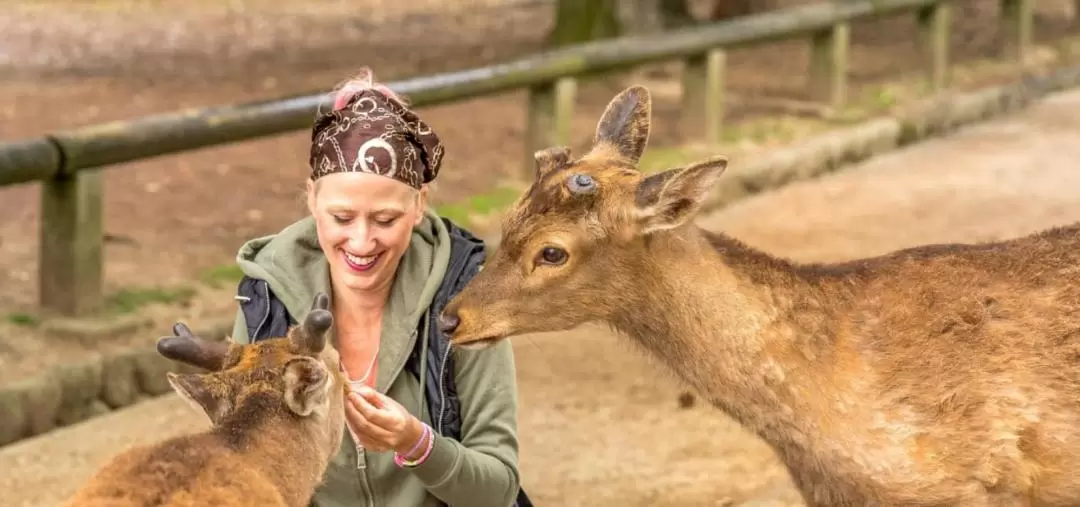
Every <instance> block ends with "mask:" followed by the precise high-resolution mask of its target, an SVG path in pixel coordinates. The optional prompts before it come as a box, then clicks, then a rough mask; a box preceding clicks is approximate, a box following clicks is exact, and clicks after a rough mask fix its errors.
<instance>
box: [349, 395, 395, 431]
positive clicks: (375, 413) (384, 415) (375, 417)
mask: <svg viewBox="0 0 1080 507" xmlns="http://www.w3.org/2000/svg"><path fill="white" fill-rule="evenodd" d="M369 396H370V395H369ZM376 396H378V395H377V394H376ZM349 399H350V401H352V404H353V406H355V407H356V410H357V411H358V412H360V415H362V416H364V418H365V419H367V420H368V421H369V422H371V423H373V424H375V425H377V426H379V427H380V428H382V429H384V430H386V431H394V430H395V429H396V428H398V427H399V426H401V422H402V421H401V419H402V418H401V415H400V414H397V413H395V412H392V411H390V410H381V409H379V408H377V407H376V406H375V405H373V404H372V403H371V402H370V401H369V400H368V398H366V397H364V396H362V395H359V394H356V393H353V394H350V395H349ZM379 403H380V404H381V403H382V400H379Z"/></svg>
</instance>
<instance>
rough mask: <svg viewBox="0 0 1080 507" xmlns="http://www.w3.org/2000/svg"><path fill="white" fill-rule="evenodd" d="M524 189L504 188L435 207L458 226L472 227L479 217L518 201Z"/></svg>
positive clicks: (440, 213)
mask: <svg viewBox="0 0 1080 507" xmlns="http://www.w3.org/2000/svg"><path fill="white" fill-rule="evenodd" d="M522 191H523V189H521V188H517V187H509V186H503V187H499V188H497V189H495V190H493V191H491V192H485V193H482V194H477V195H473V196H470V197H469V198H468V199H466V200H464V201H462V202H456V203H447V204H442V205H439V206H435V211H436V212H437V213H438V214H439V215H441V216H444V217H446V218H449V219H450V220H451V221H453V222H454V223H456V224H459V225H462V226H466V227H467V226H468V225H470V224H471V223H472V222H473V220H474V219H475V218H476V217H478V216H487V215H490V214H492V213H495V212H499V211H502V210H504V209H506V207H507V206H509V205H510V204H512V203H513V202H514V201H515V200H517V198H518V196H520V195H521V192H522Z"/></svg>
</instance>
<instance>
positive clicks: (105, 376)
mask: <svg viewBox="0 0 1080 507" xmlns="http://www.w3.org/2000/svg"><path fill="white" fill-rule="evenodd" d="M1076 86H1080V67H1075V68H1066V69H1061V70H1058V71H1055V72H1052V73H1049V74H1046V75H1040V76H1031V77H1026V78H1024V79H1022V80H1020V81H1017V82H1015V83H1011V84H1008V85H1004V86H995V87H990V88H984V89H981V90H977V91H974V92H964V93H961V92H954V93H946V94H943V95H940V96H937V97H934V98H932V99H930V100H927V101H926V102H924V103H921V104H917V105H915V106H912V107H910V108H907V109H906V110H904V111H903V112H901V113H897V114H894V115H891V116H886V117H882V118H877V119H873V120H869V121H866V122H863V123H861V124H858V125H855V126H852V127H846V128H841V129H837V130H833V131H830V132H827V133H825V134H821V135H819V136H815V137H812V138H810V139H807V140H805V141H802V142H799V143H797V144H793V145H791V146H787V147H783V148H779V149H776V150H772V151H769V152H766V153H761V154H755V155H754V157H753V160H750V161H747V162H746V163H745V164H741V165H740V164H733V167H732V170H731V173H730V174H727V175H725V177H724V178H722V179H721V182H720V184H719V185H718V187H717V189H716V190H715V191H714V192H713V193H712V194H711V195H710V196H709V198H708V200H707V201H706V203H705V205H704V206H703V209H702V212H709V211H715V210H718V209H720V208H722V207H724V206H726V205H727V204H730V203H732V202H734V201H736V200H739V199H742V198H744V197H747V196H750V195H753V194H756V193H760V192H764V191H767V190H771V189H775V188H779V187H782V186H784V185H786V184H788V183H791V182H793V181H798V180H804V179H810V178H814V177H817V176H820V175H823V174H827V173H830V172H834V171H837V170H841V169H842V168H844V167H847V166H850V165H852V164H855V163H857V162H861V161H863V160H866V159H868V158H870V157H872V156H874V155H879V154H881V153H884V152H887V151H890V150H894V149H896V148H898V147H902V146H905V145H908V144H911V143H915V142H918V141H922V140H926V139H931V138H934V137H938V136H941V135H944V134H947V133H949V132H952V131H954V130H955V129H957V128H958V127H960V126H963V125H968V124H972V123H977V122H980V121H985V120H988V119H991V118H994V117H997V116H1001V115H1003V114H1007V113H1011V112H1014V111H1018V110H1021V109H1023V108H1025V107H1027V106H1028V105H1030V104H1032V103H1033V102H1035V101H1036V100H1038V99H1040V98H1042V97H1045V96H1046V95H1049V94H1051V93H1054V92H1058V91H1062V90H1065V89H1068V88H1073V87H1076ZM477 233H478V234H481V236H483V237H485V238H487V243H488V249H489V250H488V251H489V252H492V251H494V249H495V248H497V247H498V242H499V238H498V236H497V231H488V233H487V234H483V233H481V231H477ZM231 330H232V321H231V320H230V321H228V322H222V323H218V324H216V325H213V326H211V327H210V328H208V329H207V330H206V331H205V332H203V333H201V336H204V337H207V338H210V337H214V338H216V337H224V336H225V335H226V334H227V333H229V332H230V331H231ZM167 371H176V372H181V371H193V370H192V369H191V368H190V367H187V366H186V365H181V364H179V363H175V362H173V361H170V360H168V359H165V358H164V357H162V356H161V355H159V354H158V353H157V350H156V349H155V348H154V347H153V346H149V347H141V348H137V349H132V350H128V351H125V352H122V353H118V354H113V355H109V356H104V357H100V358H97V359H93V360H90V361H86V362H84V363H79V364H72V365H64V366H57V367H54V368H52V369H50V370H48V371H46V372H44V373H42V374H40V375H38V376H36V377H34V378H31V379H27V380H24V381H21V382H18V383H16V384H14V385H9V386H4V387H3V388H0V414H4V415H3V417H2V418H0V446H3V445H7V444H9V443H12V442H15V441H18V440H21V439H24V438H29V437H32V436H35V435H40V434H42V433H45V432H48V431H50V430H52V429H54V428H56V427H60V426H65V425H68V424H74V423H76V422H79V421H82V420H85V419H89V418H91V417H94V416H96V415H100V414H102V413H106V412H109V411H111V410H117V409H121V408H123V407H126V406H129V405H131V404H133V403H135V402H137V401H139V400H141V399H144V398H148V397H154V396H160V395H162V394H166V393H168V392H169V391H171V389H170V387H169V385H168V382H166V381H165V372H167Z"/></svg>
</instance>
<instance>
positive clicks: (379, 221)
mask: <svg viewBox="0 0 1080 507" xmlns="http://www.w3.org/2000/svg"><path fill="white" fill-rule="evenodd" d="M398 218H401V217H400V216H392V217H385V216H379V217H375V219H374V222H375V225H378V226H380V227H390V226H392V225H394V223H395V222H397V220H398Z"/></svg>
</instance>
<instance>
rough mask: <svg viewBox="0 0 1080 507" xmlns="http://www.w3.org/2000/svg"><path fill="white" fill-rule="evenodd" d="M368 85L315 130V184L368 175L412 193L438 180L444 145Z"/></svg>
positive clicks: (402, 108) (317, 122)
mask: <svg viewBox="0 0 1080 507" xmlns="http://www.w3.org/2000/svg"><path fill="white" fill-rule="evenodd" d="M365 78H366V80H367V85H368V86H366V87H364V89H363V90H362V91H360V92H359V93H354V94H352V96H351V97H349V98H348V100H346V101H345V103H344V104H342V105H341V107H340V108H335V110H333V111H330V112H328V113H323V114H319V115H318V117H316V119H315V124H314V126H313V127H312V130H311V157H310V159H309V163H310V165H311V179H312V181H314V180H316V179H318V178H321V177H323V176H325V175H327V174H331V173H336V172H365V173H372V174H378V175H382V176H386V177H389V178H393V179H395V180H398V181H401V182H403V183H405V184H406V185H409V186H411V187H413V188H420V186H421V185H422V184H424V183H428V182H430V181H431V180H434V179H435V177H436V176H437V175H438V174H439V166H440V165H442V158H443V145H442V142H441V141H440V140H439V137H438V136H437V135H435V132H434V131H432V130H431V127H429V126H428V125H427V123H424V121H423V120H421V119H420V118H419V117H418V116H416V114H415V113H413V112H412V111H410V110H409V109H408V108H406V107H405V106H404V105H403V104H401V103H400V102H398V101H396V100H394V99H392V98H390V97H387V96H386V95H385V94H383V93H382V92H380V91H378V90H377V89H375V88H373V87H370V79H371V78H370V73H367V74H366V76H365Z"/></svg>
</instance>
